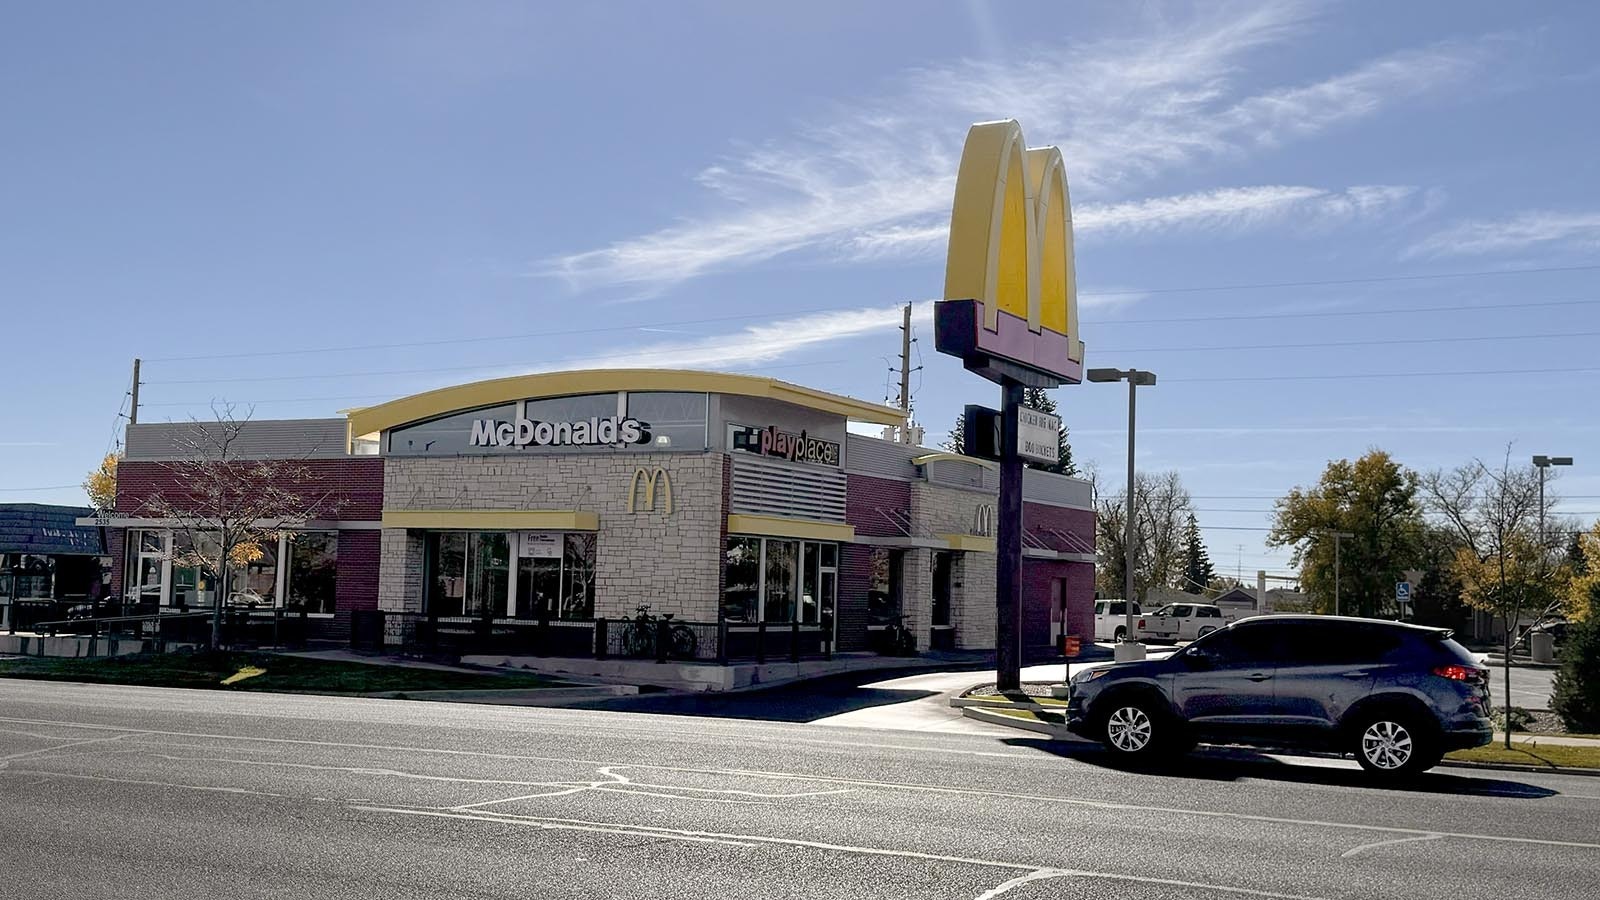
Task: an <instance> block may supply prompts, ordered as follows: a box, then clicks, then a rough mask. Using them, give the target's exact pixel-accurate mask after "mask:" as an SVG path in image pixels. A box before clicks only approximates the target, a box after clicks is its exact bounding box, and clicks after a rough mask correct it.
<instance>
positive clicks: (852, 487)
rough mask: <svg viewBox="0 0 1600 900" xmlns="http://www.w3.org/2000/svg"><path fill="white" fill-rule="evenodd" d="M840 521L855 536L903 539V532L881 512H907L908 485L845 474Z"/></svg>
mask: <svg viewBox="0 0 1600 900" xmlns="http://www.w3.org/2000/svg"><path fill="white" fill-rule="evenodd" d="M845 477H846V479H847V481H846V483H845V498H844V520H845V521H846V522H848V523H849V524H851V525H854V526H855V527H856V534H862V535H868V536H871V537H904V536H905V531H904V530H903V529H902V528H900V527H899V526H897V525H896V523H895V521H894V519H893V518H890V517H887V516H885V515H884V514H883V513H882V512H879V510H882V511H883V512H894V513H898V514H899V515H905V514H906V513H908V512H910V510H911V485H910V483H909V482H905V481H895V480H894V479H892V478H874V477H872V476H871V475H847V476H845Z"/></svg>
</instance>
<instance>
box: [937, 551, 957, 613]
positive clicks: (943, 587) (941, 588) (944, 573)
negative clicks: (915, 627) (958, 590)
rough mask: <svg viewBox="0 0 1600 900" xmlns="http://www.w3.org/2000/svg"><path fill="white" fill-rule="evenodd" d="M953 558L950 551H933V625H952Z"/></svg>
mask: <svg viewBox="0 0 1600 900" xmlns="http://www.w3.org/2000/svg"><path fill="white" fill-rule="evenodd" d="M953 561H954V560H953V559H952V558H951V555H950V553H949V552H948V551H945V550H935V551H934V552H933V627H935V628H945V627H948V626H949V625H950V575H951V572H950V567H951V564H952V563H953Z"/></svg>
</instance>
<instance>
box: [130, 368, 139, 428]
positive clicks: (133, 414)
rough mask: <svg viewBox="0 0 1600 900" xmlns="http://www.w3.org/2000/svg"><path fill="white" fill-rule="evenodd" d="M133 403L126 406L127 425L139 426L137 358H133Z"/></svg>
mask: <svg viewBox="0 0 1600 900" xmlns="http://www.w3.org/2000/svg"><path fill="white" fill-rule="evenodd" d="M131 393H132V395H133V402H132V403H130V404H129V406H128V424H129V425H137V424H139V358H138V357H137V356H136V357H134V358H133V390H132V391H131Z"/></svg>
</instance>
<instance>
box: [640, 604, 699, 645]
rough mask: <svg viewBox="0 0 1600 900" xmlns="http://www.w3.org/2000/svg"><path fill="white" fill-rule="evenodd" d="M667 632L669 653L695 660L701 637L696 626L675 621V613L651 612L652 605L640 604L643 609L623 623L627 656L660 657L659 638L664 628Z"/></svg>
mask: <svg viewBox="0 0 1600 900" xmlns="http://www.w3.org/2000/svg"><path fill="white" fill-rule="evenodd" d="M663 628H665V630H666V633H667V647H666V651H667V652H666V655H667V656H669V657H671V658H673V659H694V658H695V653H696V651H697V650H698V649H699V647H700V639H699V638H697V637H695V633H694V629H693V628H690V627H689V626H687V625H684V624H682V623H678V624H673V622H672V613H662V614H661V615H659V616H655V615H651V613H650V604H648V603H646V604H643V605H641V606H640V607H639V612H638V614H637V615H635V616H634V617H633V619H632V620H631V621H629V622H628V623H627V624H626V625H623V626H622V636H621V637H622V653H623V655H624V656H657V655H659V654H658V653H657V647H656V641H657V638H658V635H659V634H660V633H661V631H662V629H663Z"/></svg>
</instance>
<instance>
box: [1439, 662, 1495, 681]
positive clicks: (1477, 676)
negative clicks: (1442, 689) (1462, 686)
mask: <svg viewBox="0 0 1600 900" xmlns="http://www.w3.org/2000/svg"><path fill="white" fill-rule="evenodd" d="M1433 674H1435V675H1438V676H1439V677H1440V678H1448V679H1450V680H1451V681H1472V682H1477V681H1482V680H1483V679H1485V678H1487V677H1488V675H1489V672H1488V670H1486V669H1480V668H1478V667H1476V666H1453V665H1452V666H1435V667H1434V669H1433Z"/></svg>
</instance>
